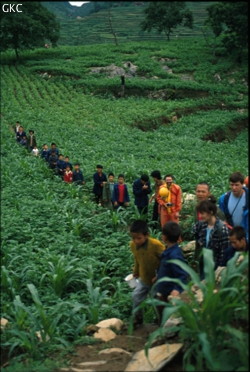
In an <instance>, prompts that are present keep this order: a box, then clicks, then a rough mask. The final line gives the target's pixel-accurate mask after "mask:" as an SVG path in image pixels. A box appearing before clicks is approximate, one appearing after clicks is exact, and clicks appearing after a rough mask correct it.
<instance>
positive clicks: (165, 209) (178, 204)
mask: <svg viewBox="0 0 250 372" xmlns="http://www.w3.org/2000/svg"><path fill="white" fill-rule="evenodd" d="M173 179H174V177H173V175H171V174H167V175H166V176H165V177H164V180H165V182H166V186H164V185H163V186H160V188H159V193H158V196H157V202H158V204H159V210H160V221H161V226H162V227H163V226H164V225H165V224H166V223H167V222H169V221H172V222H176V223H179V217H180V216H179V212H180V210H181V208H182V190H181V187H180V186H179V185H177V184H175V183H173ZM163 187H165V188H167V190H168V196H167V202H166V200H165V197H161V195H160V190H161V188H163Z"/></svg>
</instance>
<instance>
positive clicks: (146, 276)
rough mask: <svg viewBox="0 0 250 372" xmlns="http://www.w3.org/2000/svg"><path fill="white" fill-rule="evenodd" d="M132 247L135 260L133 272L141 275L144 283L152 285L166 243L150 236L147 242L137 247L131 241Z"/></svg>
mask: <svg viewBox="0 0 250 372" xmlns="http://www.w3.org/2000/svg"><path fill="white" fill-rule="evenodd" d="M130 249H131V251H132V253H133V255H134V261H135V265H134V268H133V274H134V275H136V276H139V278H140V279H141V280H142V281H143V283H145V284H147V285H152V279H153V278H154V277H155V275H156V273H155V270H156V269H157V268H158V267H159V264H160V256H161V254H162V252H163V251H164V250H165V247H164V245H163V244H162V243H161V242H160V241H159V240H157V239H154V238H148V240H147V241H146V243H145V244H143V245H142V246H140V247H136V245H135V243H134V242H133V241H131V242H130Z"/></svg>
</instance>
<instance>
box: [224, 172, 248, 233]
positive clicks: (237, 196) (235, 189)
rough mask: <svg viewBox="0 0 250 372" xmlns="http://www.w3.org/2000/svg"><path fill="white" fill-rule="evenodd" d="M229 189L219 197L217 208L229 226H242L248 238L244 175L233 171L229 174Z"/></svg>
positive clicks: (246, 197) (246, 196)
mask: <svg viewBox="0 0 250 372" xmlns="http://www.w3.org/2000/svg"><path fill="white" fill-rule="evenodd" d="M229 184H230V189H231V190H230V191H228V192H226V193H224V194H223V195H221V196H220V198H219V208H220V210H221V211H222V212H223V213H224V215H225V219H226V222H227V223H228V224H229V225H230V226H232V227H233V226H242V227H243V228H244V229H245V231H246V236H247V239H248V231H249V227H248V212H249V206H248V188H247V187H245V186H244V176H243V174H242V173H240V172H234V173H232V174H231V175H230V176H229Z"/></svg>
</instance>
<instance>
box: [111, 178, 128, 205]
mask: <svg viewBox="0 0 250 372" xmlns="http://www.w3.org/2000/svg"><path fill="white" fill-rule="evenodd" d="M129 200H130V199H129V194H128V188H127V185H126V184H125V177H124V175H123V174H119V176H118V183H116V184H115V185H114V192H113V197H112V201H113V203H114V207H115V209H118V208H119V207H128V206H129Z"/></svg>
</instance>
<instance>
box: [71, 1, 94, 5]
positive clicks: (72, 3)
mask: <svg viewBox="0 0 250 372" xmlns="http://www.w3.org/2000/svg"><path fill="white" fill-rule="evenodd" d="M88 2H89V1H69V3H70V4H71V5H74V6H81V5H82V4H84V3H88Z"/></svg>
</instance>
